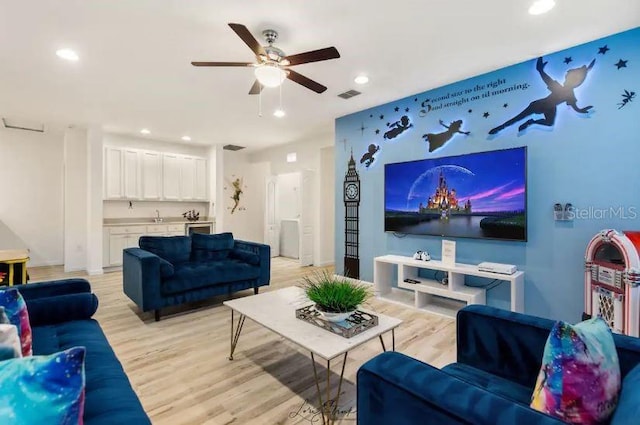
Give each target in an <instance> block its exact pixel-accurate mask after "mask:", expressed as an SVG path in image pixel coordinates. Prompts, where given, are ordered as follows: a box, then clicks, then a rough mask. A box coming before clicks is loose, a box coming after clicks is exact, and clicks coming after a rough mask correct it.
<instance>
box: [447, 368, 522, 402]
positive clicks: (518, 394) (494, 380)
mask: <svg viewBox="0 0 640 425" xmlns="http://www.w3.org/2000/svg"><path fill="white" fill-rule="evenodd" d="M442 370H443V371H444V372H447V373H448V374H449V375H453V376H455V377H457V378H459V379H461V380H463V381H465V382H468V383H469V384H472V385H475V386H476V387H480V388H483V389H485V390H487V391H489V392H491V393H494V394H498V395H501V396H502V397H504V398H506V399H509V400H511V401H514V402H516V403H520V404H523V405H525V406H528V405H529V401H530V400H531V393H532V392H533V390H532V389H531V388H527V387H525V386H524V385H520V384H517V383H515V382H513V381H509V380H508V379H504V378H500V377H498V376H495V375H492V374H490V373H487V372H485V371H483V370H480V369H476V368H475V367H472V366H469V365H466V364H463V363H452V364H450V365H447V366H445V367H443V368H442Z"/></svg>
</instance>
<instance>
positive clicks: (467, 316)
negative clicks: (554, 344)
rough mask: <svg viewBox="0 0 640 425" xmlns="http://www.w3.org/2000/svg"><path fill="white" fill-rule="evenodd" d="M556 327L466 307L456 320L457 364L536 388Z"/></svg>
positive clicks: (502, 312)
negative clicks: (549, 342)
mask: <svg viewBox="0 0 640 425" xmlns="http://www.w3.org/2000/svg"><path fill="white" fill-rule="evenodd" d="M553 324H554V321H552V320H548V319H542V318H538V317H534V316H529V315H525V314H520V313H513V312H510V311H507V310H501V309H497V308H493V307H488V306H484V305H470V306H467V307H465V308H463V309H462V310H460V311H459V312H458V317H457V320H456V328H457V329H456V333H457V360H458V362H459V363H464V364H467V365H469V366H472V367H474V368H477V369H481V370H484V371H485V372H488V373H490V374H492V375H497V376H500V377H502V378H505V379H508V380H510V381H513V382H517V383H518V384H520V385H524V386H526V387H529V388H533V387H534V386H535V383H536V378H537V376H538V372H539V371H540V365H541V364H542V354H543V353H544V346H545V344H546V342H547V337H548V336H549V331H550V330H551V327H552V326H553Z"/></svg>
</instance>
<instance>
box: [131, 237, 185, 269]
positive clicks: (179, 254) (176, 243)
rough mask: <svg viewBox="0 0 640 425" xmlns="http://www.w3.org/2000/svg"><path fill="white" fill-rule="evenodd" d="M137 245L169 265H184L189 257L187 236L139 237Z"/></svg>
mask: <svg viewBox="0 0 640 425" xmlns="http://www.w3.org/2000/svg"><path fill="white" fill-rule="evenodd" d="M139 245H140V248H141V249H144V250H145V251H149V252H151V253H153V254H156V255H157V256H158V257H160V258H162V259H164V260H166V261H168V262H170V263H171V264H180V263H184V262H185V261H189V258H190V257H191V238H190V237H189V236H141V237H140V241H139Z"/></svg>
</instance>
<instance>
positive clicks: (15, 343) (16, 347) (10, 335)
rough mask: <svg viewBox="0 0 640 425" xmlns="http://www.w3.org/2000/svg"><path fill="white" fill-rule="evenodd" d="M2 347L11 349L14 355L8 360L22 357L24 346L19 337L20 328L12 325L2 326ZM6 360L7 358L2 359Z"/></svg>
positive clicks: (0, 338)
mask: <svg viewBox="0 0 640 425" xmlns="http://www.w3.org/2000/svg"><path fill="white" fill-rule="evenodd" d="M0 346H3V347H11V349H12V350H13V354H12V355H11V356H9V357H8V358H10V359H12V358H14V357H22V346H21V345H20V337H19V336H18V328H17V327H16V325H12V324H4V323H2V324H0ZM0 360H6V357H4V358H2V359H0Z"/></svg>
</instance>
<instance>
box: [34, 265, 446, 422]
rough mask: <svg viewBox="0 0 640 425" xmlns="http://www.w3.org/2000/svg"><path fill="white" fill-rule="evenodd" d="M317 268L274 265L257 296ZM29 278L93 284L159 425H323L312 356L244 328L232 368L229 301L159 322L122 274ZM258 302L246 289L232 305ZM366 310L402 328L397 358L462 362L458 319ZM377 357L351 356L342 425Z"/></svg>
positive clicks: (102, 316)
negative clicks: (130, 292)
mask: <svg viewBox="0 0 640 425" xmlns="http://www.w3.org/2000/svg"><path fill="white" fill-rule="evenodd" d="M314 270H317V269H316V268H313V267H300V266H299V265H298V263H297V262H296V261H293V260H288V259H283V258H274V259H273V261H272V274H271V285H270V287H268V288H264V287H263V288H260V290H261V292H263V291H265V290H267V291H268V290H273V289H278V288H283V287H287V286H291V285H296V284H298V283H299V282H300V278H301V277H302V276H304V275H306V274H310V273H312V272H313V271H314ZM29 275H30V277H31V282H36V281H42V280H52V279H60V278H66V277H75V276H78V277H85V278H87V279H88V280H89V281H90V282H91V283H92V287H93V291H94V292H95V293H96V295H97V296H98V298H99V300H100V307H99V308H98V312H97V313H96V315H95V318H96V319H97V320H98V321H99V322H100V324H101V326H102V327H103V329H104V332H105V333H106V335H107V337H108V339H109V341H110V343H111V345H112V347H113V349H114V351H115V352H116V354H117V356H118V358H119V359H120V361H121V362H122V365H123V366H124V369H125V370H126V372H127V374H128V376H129V379H130V381H131V384H132V386H133V388H134V389H135V391H136V392H137V394H138V396H139V397H140V400H141V402H142V405H143V406H144V408H145V410H146V411H147V413H148V414H149V416H150V417H151V420H152V422H153V423H154V424H158V425H200V424H208V425H223V424H258V425H261V424H265V425H272V424H287V425H289V424H291V425H294V424H307V425H311V424H320V423H322V421H321V419H320V416H319V415H317V411H316V409H317V407H318V402H317V396H316V389H315V381H314V380H313V368H312V365H311V359H310V357H309V353H307V352H304V351H302V350H301V349H300V348H298V347H297V346H296V345H295V344H292V343H290V342H288V341H286V340H284V339H283V338H281V337H279V336H278V335H276V334H274V333H273V332H271V331H269V330H267V329H265V328H263V327H261V326H260V325H258V324H256V323H254V322H252V321H251V320H247V321H246V323H245V325H244V328H243V330H242V334H241V336H240V340H239V343H238V347H237V348H236V352H235V354H234V360H233V361H229V360H228V359H227V357H228V355H229V338H230V326H231V325H230V320H231V314H230V311H229V309H228V308H227V307H225V306H223V305H222V301H224V300H225V299H226V298H224V297H220V298H214V299H212V300H210V301H208V302H201V303H195V304H191V305H189V306H187V307H176V308H167V309H165V310H163V317H162V320H161V321H160V322H155V321H154V320H153V313H141V312H140V311H139V310H138V308H137V306H136V305H135V304H133V302H131V301H130V300H129V299H128V298H127V297H126V296H125V295H124V293H123V292H122V273H121V272H112V273H106V274H104V275H100V276H86V275H84V274H83V273H64V272H63V271H62V268H61V267H39V268H30V269H29ZM251 294H253V291H252V290H250V291H243V292H239V293H237V294H234V297H242V296H248V295H251ZM367 308H370V309H372V310H374V311H377V312H380V313H384V314H387V315H390V316H394V317H398V318H400V319H402V320H403V321H404V323H403V324H402V325H401V326H400V328H399V329H398V330H397V331H396V350H397V351H400V352H402V353H404V354H407V355H409V356H412V357H415V358H418V359H420V360H422V361H424V362H427V363H430V364H432V365H434V366H437V367H441V366H444V365H445V364H447V363H450V362H452V361H454V360H455V321H454V320H452V319H448V318H443V317H439V316H434V315H430V314H428V313H424V312H419V311H415V310H412V309H409V308H405V307H403V306H400V305H397V304H393V303H389V302H385V301H381V300H378V299H372V300H371V301H369V304H368V305H367ZM387 338H390V337H387ZM388 345H390V342H389V343H388ZM380 352H381V346H380V343H379V341H377V340H374V341H370V342H369V343H367V344H364V345H363V346H361V347H359V348H358V349H356V350H354V351H352V352H349V355H348V359H347V364H346V368H345V380H344V383H343V386H342V395H341V397H340V406H339V410H340V412H341V414H339V416H338V417H339V420H338V421H337V423H339V424H345V425H346V424H354V425H355V423H356V415H357V412H356V411H355V410H356V399H355V397H356V390H355V382H356V372H357V370H358V368H359V367H360V366H361V365H362V364H363V363H364V362H366V361H367V360H369V359H370V358H372V357H374V356H375V355H377V354H378V353H380ZM324 366H326V365H325V363H324V362H323V363H322V364H321V367H320V368H319V369H318V373H319V374H322V375H321V376H326V369H325V368H324ZM340 367H341V362H340V361H339V360H334V361H333V362H332V363H331V370H332V379H331V382H332V384H334V385H335V386H334V388H333V394H335V391H336V389H337V383H338V377H339V373H340Z"/></svg>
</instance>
